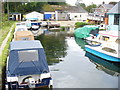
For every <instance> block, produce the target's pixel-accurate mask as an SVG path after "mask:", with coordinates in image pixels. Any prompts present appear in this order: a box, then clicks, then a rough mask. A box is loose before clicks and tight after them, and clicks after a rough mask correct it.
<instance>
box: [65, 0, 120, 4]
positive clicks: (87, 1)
mask: <svg viewBox="0 0 120 90" xmlns="http://www.w3.org/2000/svg"><path fill="white" fill-rule="evenodd" d="M76 1H77V0H66V2H67V3H68V4H70V5H75V2H76ZM103 1H104V2H105V3H106V4H108V3H109V2H111V1H115V2H119V1H120V0H82V2H83V3H85V4H86V5H90V4H92V2H93V3H94V4H97V5H99V4H101V3H102V2H103Z"/></svg>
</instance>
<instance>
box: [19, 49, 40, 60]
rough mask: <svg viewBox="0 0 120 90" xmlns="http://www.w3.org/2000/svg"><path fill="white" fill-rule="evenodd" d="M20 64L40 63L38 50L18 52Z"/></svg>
mask: <svg viewBox="0 0 120 90" xmlns="http://www.w3.org/2000/svg"><path fill="white" fill-rule="evenodd" d="M18 57H19V62H30V61H38V50H24V51H19V52H18Z"/></svg>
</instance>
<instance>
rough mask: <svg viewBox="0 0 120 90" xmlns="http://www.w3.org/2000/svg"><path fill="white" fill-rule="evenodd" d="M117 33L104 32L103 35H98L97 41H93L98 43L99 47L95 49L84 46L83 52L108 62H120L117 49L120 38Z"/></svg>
mask: <svg viewBox="0 0 120 90" xmlns="http://www.w3.org/2000/svg"><path fill="white" fill-rule="evenodd" d="M114 33H115V34H114ZM118 33H119V32H116V31H106V32H104V34H103V33H102V34H99V36H98V39H94V40H93V41H94V42H95V41H96V42H100V43H101V45H99V46H96V47H94V46H91V45H85V50H86V51H87V52H89V53H91V54H93V55H95V56H98V57H100V58H103V59H106V60H108V61H114V62H120V57H119V53H120V50H119V48H118V47H119V44H120V37H119V36H118V35H119V34H118Z"/></svg>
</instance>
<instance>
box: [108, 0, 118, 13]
mask: <svg viewBox="0 0 120 90" xmlns="http://www.w3.org/2000/svg"><path fill="white" fill-rule="evenodd" d="M108 14H120V1H119V2H118V3H117V4H116V5H115V6H114V7H113V8H112V9H110V10H109V12H108Z"/></svg>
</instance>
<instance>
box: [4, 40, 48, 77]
mask: <svg viewBox="0 0 120 90" xmlns="http://www.w3.org/2000/svg"><path fill="white" fill-rule="evenodd" d="M27 45H28V47H27ZM47 72H49V69H48V64H47V61H46V55H45V52H44V49H43V47H42V45H41V43H40V41H37V40H33V41H32V40H31V41H14V42H11V44H10V54H9V60H8V63H7V71H6V73H7V76H23V75H33V74H41V73H47Z"/></svg>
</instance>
